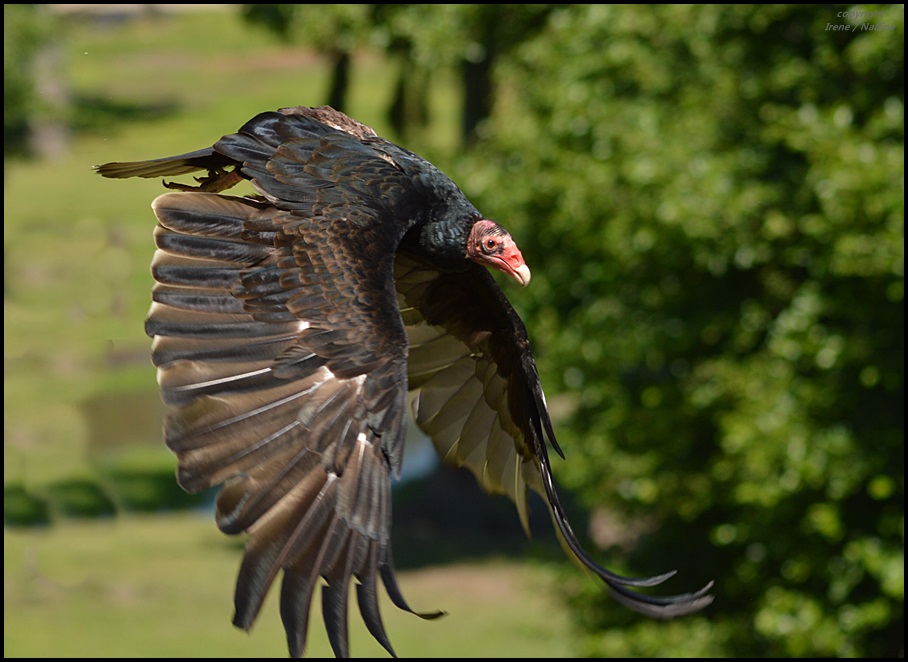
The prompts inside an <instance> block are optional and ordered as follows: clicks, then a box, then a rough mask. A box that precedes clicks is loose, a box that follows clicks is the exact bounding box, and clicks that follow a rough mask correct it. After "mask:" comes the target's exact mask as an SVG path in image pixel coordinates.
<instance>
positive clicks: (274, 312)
mask: <svg viewBox="0 0 908 662" xmlns="http://www.w3.org/2000/svg"><path fill="white" fill-rule="evenodd" d="M153 206H154V210H155V214H156V215H157V217H158V220H159V225H158V228H157V230H156V241H157V245H158V251H157V253H156V255H155V260H154V264H153V273H154V277H155V280H156V281H157V283H156V285H155V288H154V294H153V299H154V303H153V304H152V308H151V312H150V314H149V318H148V322H147V331H148V333H149V335H151V336H153V337H154V339H155V341H154V352H153V360H154V362H155V364H156V365H157V366H158V376H159V382H160V385H161V389H162V394H163V397H164V400H165V402H167V403H168V404H169V405H170V406H171V410H170V413H169V414H168V416H167V419H166V425H165V438H166V441H167V445H168V446H169V447H170V448H171V449H172V450H174V451H175V452H176V453H177V457H178V460H179V481H180V484H181V485H182V486H183V487H185V488H186V489H188V490H190V491H198V490H201V489H204V488H207V487H210V486H212V485H216V484H219V483H222V482H226V485H225V487H224V488H223V490H222V491H221V492H220V494H219V495H218V499H217V522H218V526H219V527H220V528H221V529H222V530H223V531H225V532H226V533H232V534H234V533H240V532H242V531H247V532H248V533H249V535H250V540H249V544H248V546H247V549H246V555H245V558H244V561H243V565H242V568H241V570H240V574H239V579H238V582H237V591H236V600H235V602H236V616H235V620H234V622H235V623H236V624H237V625H238V626H240V627H243V628H249V627H250V626H251V625H252V623H253V621H254V619H255V617H256V615H257V613H258V611H259V609H260V607H261V605H262V601H263V600H264V597H265V594H266V593H267V591H268V589H269V587H270V586H271V584H272V583H273V582H274V580H275V578H276V576H277V574H278V573H279V572H280V571H281V570H283V572H284V579H283V584H282V597H281V614H282V617H283V619H284V623H285V626H286V629H287V634H288V640H289V644H290V651H291V653H292V654H293V655H295V656H298V655H301V654H302V652H303V650H304V648H305V642H306V627H307V622H308V611H309V605H310V603H311V599H312V594H313V591H314V589H315V586H316V585H317V584H318V582H319V577H322V578H324V579H325V580H326V582H327V586H326V588H325V589H324V591H323V601H324V605H325V610H324V615H325V624H326V627H327V629H328V632H329V637H330V639H331V643H332V645H333V646H334V647H335V651H336V652H337V653H338V654H339V655H344V654H346V652H347V637H346V609H347V596H348V593H349V591H348V588H349V584H350V580H351V577H356V578H357V579H358V581H359V582H360V583H361V584H362V586H363V587H365V588H364V589H363V590H362V591H361V592H360V608H361V611H362V613H363V616H364V618H365V620H366V622H367V625H368V626H369V628H370V630H372V631H373V632H374V633H376V636H377V638H378V639H379V640H380V641H382V643H383V645H385V646H386V647H387V648H388V650H389V651H391V648H390V645H389V644H388V641H387V637H386V636H385V634H384V627H383V626H382V623H381V619H380V616H379V613H378V607H377V601H376V583H377V577H378V576H379V575H382V576H383V577H384V578H385V584H386V585H387V586H388V587H389V592H393V593H394V594H395V596H399V591H398V589H397V587H396V583H395V582H394V579H393V575H394V571H393V561H392V558H391V547H390V512H391V507H390V489H391V475H392V473H394V472H397V471H398V470H399V465H400V460H401V457H402V452H403V451H402V444H403V441H404V437H403V434H404V425H403V417H404V416H405V413H404V412H405V395H406V386H405V384H406V372H405V365H404V357H405V343H406V339H405V336H404V331H403V328H402V326H401V324H400V321H399V318H398V320H397V324H396V326H395V325H393V324H391V325H390V326H383V328H382V331H381V333H377V332H376V330H375V329H376V325H378V324H383V325H384V324H385V323H386V320H385V317H386V316H387V317H390V318H391V319H392V320H393V318H394V316H397V310H396V307H395V301H394V299H393V296H394V295H393V293H392V292H390V291H387V288H386V289H385V291H386V292H387V297H388V302H387V306H386V307H388V308H389V310H390V313H391V315H385V314H384V313H382V312H381V306H377V307H374V306H372V305H369V304H368V303H367V302H365V301H364V300H371V301H372V303H374V299H375V297H376V295H375V294H374V293H370V294H369V295H368V296H365V290H366V289H369V288H373V287H376V286H375V284H374V283H373V282H371V281H374V280H375V279H378V280H379V281H380V282H383V281H387V282H388V283H390V279H391V276H390V272H391V266H390V259H391V258H390V253H387V255H388V257H387V258H386V260H387V261H388V264H387V265H386V266H383V265H382V264H381V261H380V260H372V262H371V263H370V264H371V265H372V266H371V267H370V268H369V269H366V270H363V269H362V268H360V267H357V268H356V269H354V268H353V266H352V265H351V264H350V261H352V260H354V259H356V260H357V262H359V260H361V259H362V256H361V255H359V254H358V252H359V251H362V250H365V247H366V246H376V245H377V244H376V241H372V242H369V241H368V237H363V236H362V234H363V233H362V232H360V234H359V235H356V236H357V237H359V239H361V240H362V241H363V242H364V243H363V244H362V245H360V244H357V243H356V242H353V241H349V240H345V239H344V237H347V236H349V234H348V233H346V232H345V228H344V227H343V224H342V223H338V224H334V225H330V226H328V228H327V229H325V227H323V226H322V227H319V226H316V225H314V224H307V223H304V222H302V223H301V222H298V220H297V219H296V217H294V216H293V215H292V214H288V213H285V212H279V211H278V210H276V209H275V208H274V207H272V206H270V205H268V204H265V203H261V202H255V201H252V200H249V199H244V198H229V197H226V196H220V195H213V194H206V193H172V194H167V195H164V196H161V197H160V198H158V199H157V200H156V201H155V203H154V205H153ZM317 232H320V233H322V236H320V237H316V236H315V234H316V233H317ZM334 232H337V233H338V234H337V235H334V234H333V233H334ZM366 234H367V233H366ZM326 239H327V240H328V241H325V240H326ZM359 239H358V240H357V241H359ZM329 247H330V249H329ZM328 272H330V277H328ZM383 273H384V274H385V275H383ZM388 287H390V285H389V286H388ZM378 289H379V290H381V289H382V288H381V286H378ZM389 578H390V579H389ZM399 604H400V605H401V606H402V607H404V608H408V607H407V606H406V603H405V602H404V601H403V600H402V598H401V599H400V600H399ZM430 616H431V615H430ZM392 652H393V651H392Z"/></svg>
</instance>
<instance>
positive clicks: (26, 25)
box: [3, 5, 55, 156]
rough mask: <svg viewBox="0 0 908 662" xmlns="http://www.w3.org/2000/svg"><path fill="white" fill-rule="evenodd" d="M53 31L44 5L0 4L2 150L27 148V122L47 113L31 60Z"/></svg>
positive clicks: (18, 151)
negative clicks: (0, 34) (0, 25)
mask: <svg viewBox="0 0 908 662" xmlns="http://www.w3.org/2000/svg"><path fill="white" fill-rule="evenodd" d="M54 33H55V30H54V21H53V19H52V18H51V16H50V14H49V13H48V12H47V9H46V7H45V6H44V5H3V154H4V156H9V155H13V154H19V155H21V154H24V153H26V152H27V151H28V146H27V143H28V137H29V129H30V126H31V124H32V123H33V122H34V120H35V118H36V117H41V116H42V115H45V114H46V113H47V108H45V106H44V104H42V103H41V100H40V95H39V94H38V92H37V89H36V82H37V81H36V79H35V60H36V58H37V56H38V53H39V52H40V50H41V48H42V46H43V45H46V44H47V43H48V41H49V40H50V39H51V38H52V37H53V35H54Z"/></svg>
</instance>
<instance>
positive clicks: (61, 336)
mask: <svg viewBox="0 0 908 662" xmlns="http://www.w3.org/2000/svg"><path fill="white" fill-rule="evenodd" d="M64 28H65V29H64V32H63V34H62V35H61V39H60V42H59V43H60V50H61V56H62V59H61V62H62V63H63V72H64V74H65V80H66V81H67V82H68V83H69V85H70V87H71V93H72V97H73V99H74V100H75V101H76V104H75V111H74V114H73V124H74V126H76V127H78V129H79V130H78V131H76V132H74V133H73V134H72V136H71V138H70V143H69V146H68V149H67V151H66V152H65V153H64V154H61V155H59V157H57V158H55V159H53V160H47V161H33V162H22V161H16V162H13V163H9V162H7V163H6V164H5V181H4V221H5V223H4V284H5V291H4V370H5V372H4V454H3V455H4V487H5V490H6V499H5V510H6V512H9V511H8V509H9V508H12V507H13V506H14V505H15V506H16V507H18V506H20V505H21V504H23V503H25V504H26V506H29V507H30V506H34V505H35V504H37V505H39V506H46V507H47V512H46V513H44V515H45V516H46V517H49V518H50V522H51V524H50V525H48V526H43V527H31V528H21V527H15V528H10V527H8V526H5V527H4V654H5V655H6V656H8V657H17V656H22V657H25V656H29V657H30V656H35V657H38V656H40V657H48V656H74V657H81V656H91V657H136V656H143V657H145V656H149V657H150V656H174V657H176V656H179V657H183V656H211V657H215V656H219V657H226V656H230V657H234V656H254V657H260V656H267V655H274V656H281V657H283V656H286V647H285V643H284V634H283V631H282V628H281V624H280V619H279V617H278V614H277V601H276V599H275V598H274V596H272V597H271V598H270V599H269V601H268V602H267V603H266V606H265V611H264V613H263V614H262V616H261V618H260V619H259V623H258V624H257V625H256V627H255V628H254V630H253V632H252V634H251V635H249V636H247V635H246V634H244V633H242V632H241V631H238V630H236V629H235V628H233V626H232V625H231V624H230V618H231V616H232V590H233V581H234V577H235V573H236V571H237V568H238V566H239V561H240V557H241V547H240V542H239V541H235V540H231V539H228V538H226V537H224V536H222V535H221V534H220V533H219V532H218V531H217V529H216V527H215V525H214V522H213V521H212V520H211V518H210V517H208V516H201V515H199V514H186V513H184V514H173V513H166V514H162V513H153V514H137V513H136V510H137V509H138V510H148V509H149V508H153V504H154V503H155V501H154V499H155V498H157V495H158V494H159V493H160V492H161V491H162V490H165V489H172V488H173V481H172V477H173V466H174V458H173V457H172V456H171V455H170V454H169V453H168V452H167V451H166V449H164V447H163V444H162V443H161V440H160V418H161V411H162V409H161V405H160V404H159V401H158V396H157V389H156V385H155V375H154V370H153V369H152V367H151V365H150V362H149V359H148V351H149V340H148V339H147V338H146V337H145V334H144V332H143V320H144V317H145V313H146V311H147V308H148V303H149V292H150V289H151V284H152V281H151V277H150V275H149V266H148V265H149V262H150V260H151V256H152V252H153V243H152V238H151V237H152V228H153V226H154V221H153V217H152V214H151V211H150V209H149V205H150V203H151V201H152V199H153V198H154V197H155V196H156V195H158V194H160V193H161V192H163V190H164V189H163V188H162V187H161V184H160V182H158V181H152V180H147V181H146V180H128V181H109V180H102V179H101V178H100V177H98V176H97V175H96V174H94V172H93V171H92V165H94V164H98V163H103V162H106V161H112V160H133V159H145V158H152V157H158V156H165V155H169V154H174V153H180V152H184V151H189V150H192V149H197V148H199V147H202V146H205V145H209V144H211V143H212V142H213V141H215V140H216V139H217V138H219V137H220V136H221V135H223V134H224V133H228V132H231V131H234V130H236V129H237V128H239V126H240V125H241V124H242V123H243V122H245V121H246V120H247V119H248V118H250V117H252V116H253V115H254V114H255V113H257V112H260V111H262V110H268V109H275V108H279V107H283V106H290V105H319V104H321V103H323V101H324V93H325V90H326V89H327V75H326V68H325V67H324V63H323V61H322V60H320V58H318V57H317V56H315V55H313V54H312V53H309V52H306V51H303V50H300V49H297V48H293V47H289V46H283V45H279V44H277V42H276V41H274V40H273V39H272V38H271V37H270V36H268V35H266V34H265V33H263V32H262V31H260V30H255V29H251V28H248V27H246V26H244V25H243V24H242V23H241V22H240V21H239V19H238V18H237V17H236V16H235V15H234V13H233V12H231V11H221V12H205V13H202V14H193V13H186V14H180V15H178V16H165V17H160V16H159V17H145V18H142V19H141V20H135V21H132V22H126V23H121V24H109V23H96V22H91V21H81V20H77V19H75V18H72V17H69V18H67V19H66V21H65V25H64ZM393 75H394V72H393V70H392V69H391V68H389V67H388V66H387V64H386V63H385V62H384V61H383V60H382V59H381V58H379V57H377V56H375V55H370V54H364V55H362V56H360V57H358V58H357V59H356V67H355V72H354V78H353V88H352V90H351V104H350V108H349V109H348V110H349V112H350V114H351V115H353V116H355V117H357V118H358V119H361V120H363V121H365V122H367V123H369V124H372V125H373V126H374V127H375V128H376V130H378V131H379V132H380V133H383V132H386V127H385V125H384V123H383V122H384V120H383V118H384V110H385V108H386V106H387V98H388V95H389V94H390V90H391V89H392V86H391V84H390V81H391V80H392V78H393ZM446 80H447V84H446V83H445V81H446ZM436 81H437V83H436V88H437V89H435V90H433V92H434V96H433V101H432V103H433V107H435V109H436V111H437V112H436V113H435V118H436V124H435V127H436V128H439V129H440V130H439V131H437V132H435V133H433V134H431V135H432V136H434V138H433V140H432V141H430V142H426V143H425V144H424V145H409V146H411V147H415V148H417V149H418V150H420V151H425V150H430V151H434V152H435V154H439V153H444V152H445V150H448V149H450V148H451V146H452V145H453V144H454V142H455V135H456V129H455V127H456V106H455V104H454V103H452V99H453V94H454V92H453V87H452V85H451V84H450V77H446V76H444V75H442V76H439V77H437V78H436ZM162 477H163V478H162ZM162 485H165V486H166V487H162ZM143 491H144V492H146V494H139V493H140V492H143ZM167 498H170V496H167ZM86 504H88V505H86ZM136 504H141V507H138V508H137V507H136ZM149 504H151V505H149ZM111 506H114V507H117V508H118V509H119V513H120V514H119V515H117V516H115V517H107V518H101V519H84V518H73V517H72V513H73V511H74V510H75V511H79V512H85V511H87V510H92V511H93V512H106V511H107V509H109V508H110V507H111ZM124 506H125V507H126V508H125V510H124ZM26 510H27V508H26ZM514 517H515V519H516V513H515V515H514ZM5 521H8V520H6V519H5ZM438 544H444V541H438ZM553 581H554V580H553V579H552V575H551V574H550V573H549V572H548V571H546V570H544V569H543V568H542V567H538V566H536V565H533V564H524V563H514V564H511V563H505V562H503V561H490V562H488V563H480V564H472V565H469V566H465V565H453V566H444V567H426V568H421V569H418V570H410V571H407V572H402V573H401V583H402V588H403V591H404V593H405V595H406V596H407V598H408V600H409V601H410V603H411V605H413V606H414V607H415V608H417V609H420V608H421V609H427V610H433V609H444V610H446V611H448V612H449V616H447V617H446V618H444V619H441V620H439V621H434V622H424V621H421V620H420V619H418V618H416V617H414V616H412V615H410V614H406V613H403V612H400V611H399V610H397V609H396V608H394V607H392V606H391V605H390V604H389V603H386V605H385V608H384V610H383V613H384V614H385V620H386V626H387V628H388V631H389V633H390V636H391V639H392V642H393V643H394V644H395V646H396V649H397V652H398V654H400V655H404V656H430V657H431V656H440V657H441V656H475V657H480V656H481V657H486V656H492V657H496V656H502V657H504V656H508V657H510V656H521V657H536V656H557V657H562V656H565V655H567V654H568V653H569V650H570V649H569V635H570V630H569V627H568V623H567V620H566V616H565V614H564V612H563V611H562V610H559V609H557V608H556V604H555V598H554V597H553V596H554V594H555V593H554V589H553V584H552V582H553ZM318 602H319V600H316V603H318ZM354 603H355V600H354ZM353 609H354V611H355V606H354V608H353ZM317 618H319V616H318V615H317V614H313V616H312V626H311V636H312V642H311V645H310V649H309V651H310V656H320V655H326V654H329V653H330V650H329V648H328V645H327V641H326V637H325V635H324V630H323V628H322V627H320V625H318V622H317V620H316V619H317ZM350 623H351V645H352V651H353V653H354V654H355V655H357V656H365V655H383V654H384V653H383V651H382V650H381V649H380V648H379V647H378V645H377V644H376V643H375V642H374V641H373V640H372V638H371V636H369V635H368V633H367V632H366V630H365V628H364V627H363V626H362V623H361V622H360V620H359V618H358V616H355V615H354V616H351V621H350Z"/></svg>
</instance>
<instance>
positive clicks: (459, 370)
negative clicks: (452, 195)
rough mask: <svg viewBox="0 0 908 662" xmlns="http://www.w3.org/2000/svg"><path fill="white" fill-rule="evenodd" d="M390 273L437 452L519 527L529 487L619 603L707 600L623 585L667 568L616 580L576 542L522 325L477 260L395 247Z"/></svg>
mask: <svg viewBox="0 0 908 662" xmlns="http://www.w3.org/2000/svg"><path fill="white" fill-rule="evenodd" d="M395 277H396V280H397V291H398V304H399V305H400V307H401V316H402V317H403V319H404V324H405V326H406V329H407V334H408V336H409V338H410V358H409V366H408V370H409V375H410V388H411V390H412V391H413V393H412V395H411V409H412V412H413V416H414V418H415V419H416V422H417V423H418V424H419V426H420V427H421V428H422V429H423V431H424V432H426V434H428V435H429V436H430V437H431V438H432V440H433V442H434V444H435V447H436V449H437V450H438V452H439V454H440V455H441V457H442V459H443V460H444V461H445V462H446V463H448V464H451V465H453V466H464V467H466V468H468V469H469V470H470V471H472V472H473V474H474V475H475V476H476V477H477V479H478V480H479V481H480V483H481V484H482V486H483V487H484V488H485V489H486V490H487V491H489V492H499V493H504V494H506V495H507V496H509V497H510V498H511V499H512V500H513V501H514V503H515V504H516V505H517V511H518V514H519V516H520V520H521V522H522V523H523V526H524V528H525V529H528V517H527V504H526V489H527V486H529V487H531V488H532V489H534V490H536V491H537V492H538V493H540V494H541V495H542V496H544V497H545V498H546V500H547V502H548V505H549V510H550V513H551V516H552V519H553V522H554V523H555V530H556V532H557V533H558V536H559V539H560V541H561V543H562V545H563V546H564V548H565V550H566V551H567V552H568V554H569V555H570V556H571V557H572V558H573V559H574V560H575V561H576V562H577V563H578V564H580V565H581V566H582V567H585V568H587V569H589V570H591V571H592V572H594V573H595V574H596V575H598V576H599V577H600V578H601V579H602V580H603V581H604V582H605V583H606V584H607V585H608V586H609V587H610V589H611V591H612V593H613V595H614V596H615V597H616V599H618V600H619V601H620V602H621V603H622V604H625V605H626V606H628V607H631V608H632V609H635V610H637V611H640V612H642V613H645V614H648V615H650V616H656V617H659V618H671V617H674V616H679V615H682V614H686V613H690V612H693V611H697V610H699V609H702V608H703V607H705V606H706V605H708V604H709V603H710V602H712V597H711V596H709V595H708V592H709V589H710V588H711V584H710V585H709V586H706V587H705V588H703V589H701V590H700V591H697V592H695V593H689V594H683V595H676V596H669V597H658V596H649V595H645V594H642V593H638V592H635V591H633V590H631V589H629V588H628V587H640V586H653V585H656V584H659V583H661V582H663V581H665V580H666V579H668V578H669V577H671V576H672V575H673V574H674V573H673V572H672V573H667V574H665V575H660V576H658V577H651V578H647V579H633V578H628V577H622V576H620V575H617V574H615V573H613V572H611V571H609V570H606V569H605V568H603V567H602V566H600V565H598V564H597V563H596V562H595V561H593V559H592V558H590V556H589V555H588V554H587V553H586V552H585V551H584V550H583V549H582V547H581V546H580V543H579V541H578V540H577V538H576V536H575V535H574V533H573V531H572V530H571V526H570V524H569V522H568V520H567V516H566V514H565V511H564V508H563V507H562V506H561V503H560V500H559V498H558V493H557V491H556V489H555V484H554V480H553V478H552V470H551V466H550V464H549V456H548V450H547V447H546V440H548V442H549V444H551V446H552V447H553V448H554V449H555V450H556V451H557V452H558V453H559V454H561V451H560V449H559V448H558V445H557V442H556V441H555V435H554V432H553V429H552V423H551V419H550V418H549V414H548V410H547V408H546V404H545V397H544V395H543V392H542V387H541V385H540V383H539V376H538V374H537V372H536V364H535V361H534V360H533V355H532V352H531V350H530V345H529V341H528V340H527V335H526V329H525V328H524V326H523V323H522V322H521V321H520V318H519V317H518V316H517V313H516V312H515V311H514V309H513V308H512V307H511V305H510V304H509V303H508V301H507V299H506V298H505V296H504V294H503V293H502V292H501V290H500V288H499V287H498V285H497V283H496V282H495V280H494V278H493V277H492V276H491V274H489V273H488V271H486V270H485V269H483V268H482V267H479V266H473V267H471V268H469V269H467V270H465V271H461V272H441V271H439V270H437V269H435V268H433V267H432V266H430V265H428V264H426V263H425V262H423V261H421V260H419V259H417V258H415V257H413V256H412V255H407V254H399V255H398V257H397V260H396V262H395Z"/></svg>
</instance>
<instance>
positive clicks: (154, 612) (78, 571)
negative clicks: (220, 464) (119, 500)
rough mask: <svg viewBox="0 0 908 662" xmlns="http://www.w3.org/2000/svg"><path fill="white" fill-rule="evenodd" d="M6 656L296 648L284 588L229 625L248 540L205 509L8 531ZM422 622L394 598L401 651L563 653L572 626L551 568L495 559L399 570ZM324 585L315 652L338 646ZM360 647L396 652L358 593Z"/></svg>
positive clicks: (365, 651)
mask: <svg viewBox="0 0 908 662" xmlns="http://www.w3.org/2000/svg"><path fill="white" fill-rule="evenodd" d="M3 546H4V568H3V574H4V594H3V597H4V615H3V621H4V622H3V625H4V655H5V656H6V657H215V658H217V657H247V656H248V657H271V656H274V657H286V656H287V649H286V645H285V639H284V633H283V630H282V628H281V621H280V616H279V614H278V613H277V593H276V591H273V592H272V594H271V595H270V596H269V598H268V600H267V601H266V603H265V607H264V609H263V613H262V614H261V615H260V617H259V620H258V622H257V623H256V625H255V627H254V628H253V629H252V631H251V633H250V634H249V635H247V634H245V633H244V632H243V631H242V630H238V629H237V628H234V627H233V626H232V625H231V624H230V619H231V618H232V616H233V603H232V599H233V581H234V577H235V574H236V570H237V568H238V567H239V560H240V556H241V553H240V552H241V550H240V547H239V543H238V542H237V541H235V540H232V539H230V538H227V537H226V536H223V535H221V534H220V533H219V532H218V531H217V529H216V527H215V526H214V523H213V522H212V521H211V519H210V518H208V517H203V516H200V515H198V514H182V515H149V516H138V515H133V516H129V517H120V518H115V519H109V520H90V521H67V522H63V523H60V524H55V525H54V526H52V527H49V528H44V529H16V530H9V529H6V530H4V536H3ZM399 576H400V583H401V589H402V590H403V592H404V596H405V597H406V598H407V600H408V602H409V604H410V606H411V607H413V608H414V609H416V610H425V611H432V610H437V609H442V610H444V611H446V612H447V614H448V615H447V616H445V617H443V618H441V619H438V620H435V621H423V620H421V619H419V618H417V617H416V616H413V615H412V614H408V613H406V612H402V611H400V610H399V609H397V608H396V607H394V606H393V605H392V604H391V602H390V600H388V599H387V598H386V597H385V598H384V599H383V601H382V615H383V618H384V621H385V626H386V629H387V631H388V634H389V637H390V639H391V643H392V644H393V645H394V647H395V651H396V652H397V654H398V655H400V656H402V657H564V656H567V655H569V653H570V649H569V641H568V634H569V624H568V621H567V615H566V613H565V612H564V610H563V609H558V608H557V603H556V600H555V598H554V597H553V593H552V585H551V577H550V576H549V574H548V573H547V572H546V571H545V570H544V569H541V568H538V567H534V566H532V565H530V564H523V563H504V562H501V561H490V562H488V563H483V564H470V565H465V564H457V565H446V566H443V567H427V568H421V569H419V570H410V571H403V572H400V573H399ZM320 602H321V600H320V598H318V596H316V599H315V600H314V601H313V613H312V614H311V617H310V635H309V636H310V644H309V647H308V650H307V657H323V656H326V655H331V649H330V647H329V645H328V641H327V637H326V635H325V632H324V627H323V626H322V624H321V614H320V611H319V604H320ZM350 645H351V652H352V654H353V655H354V656H356V657H365V656H370V657H375V656H381V657H387V654H386V653H385V652H384V650H383V649H382V648H381V647H380V646H379V645H378V644H377V643H376V642H375V641H374V640H373V639H372V637H371V635H369V633H368V632H367V630H366V628H365V626H364V625H363V623H362V620H361V619H360V617H359V615H358V612H357V607H356V600H355V597H354V596H352V595H351V616H350Z"/></svg>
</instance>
